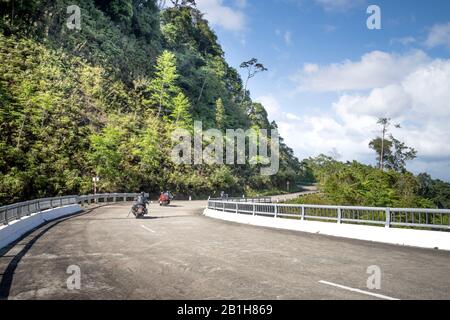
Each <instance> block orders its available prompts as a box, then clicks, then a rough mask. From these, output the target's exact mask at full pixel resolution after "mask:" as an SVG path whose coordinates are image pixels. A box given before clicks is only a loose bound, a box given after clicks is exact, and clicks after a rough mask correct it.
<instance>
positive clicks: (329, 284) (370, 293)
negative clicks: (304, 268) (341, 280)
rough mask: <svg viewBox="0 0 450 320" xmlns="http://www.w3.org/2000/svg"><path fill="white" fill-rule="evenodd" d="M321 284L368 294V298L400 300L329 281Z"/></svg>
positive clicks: (321, 281)
mask: <svg viewBox="0 0 450 320" xmlns="http://www.w3.org/2000/svg"><path fill="white" fill-rule="evenodd" d="M319 283H321V284H325V285H328V286H332V287H336V288H340V289H344V290H348V291H353V292H358V293H361V294H366V295H368V296H373V297H377V298H380V299H385V300H400V299H397V298H392V297H388V296H384V295H382V294H378V293H373V292H368V291H364V290H359V289H355V288H350V287H346V286H342V285H340V284H336V283H332V282H328V281H323V280H320V281H319Z"/></svg>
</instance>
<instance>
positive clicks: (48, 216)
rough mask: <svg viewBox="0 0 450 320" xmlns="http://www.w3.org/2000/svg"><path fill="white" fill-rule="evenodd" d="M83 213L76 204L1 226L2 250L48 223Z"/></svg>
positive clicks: (0, 244) (0, 246)
mask: <svg viewBox="0 0 450 320" xmlns="http://www.w3.org/2000/svg"><path fill="white" fill-rule="evenodd" d="M81 211H82V210H81V207H80V205H78V204H74V205H69V206H65V207H61V208H55V209H50V210H46V211H42V212H39V213H35V214H33V215H31V216H27V217H23V218H22V219H20V220H15V221H12V222H11V223H10V224H9V225H7V226H1V227H0V249H1V248H4V247H6V246H7V245H9V244H10V243H12V242H14V241H16V240H17V239H20V237H22V236H23V235H25V234H26V233H27V232H30V231H31V230H33V229H35V228H37V227H39V226H41V225H43V224H44V223H46V222H48V221H52V220H56V219H59V218H62V217H65V216H69V215H72V214H75V213H77V212H81Z"/></svg>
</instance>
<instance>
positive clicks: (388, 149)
mask: <svg viewBox="0 0 450 320" xmlns="http://www.w3.org/2000/svg"><path fill="white" fill-rule="evenodd" d="M369 146H370V148H371V149H373V150H375V152H376V153H377V154H378V155H379V157H380V158H379V161H380V162H381V161H382V164H381V165H380V167H381V168H382V169H383V170H384V169H385V168H386V169H389V170H394V171H397V172H404V171H406V161H409V160H414V159H416V158H417V151H416V150H415V149H414V148H410V147H408V146H407V145H406V144H405V143H404V142H401V141H399V140H397V139H396V138H394V136H393V135H392V134H391V135H390V136H389V139H386V138H385V139H384V140H383V139H382V138H376V139H374V140H372V141H371V142H370V144H369ZM383 149H384V150H383ZM381 156H383V160H381Z"/></svg>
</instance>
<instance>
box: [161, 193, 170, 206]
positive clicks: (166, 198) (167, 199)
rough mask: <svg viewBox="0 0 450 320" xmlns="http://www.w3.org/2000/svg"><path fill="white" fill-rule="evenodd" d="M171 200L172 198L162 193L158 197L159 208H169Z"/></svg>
mask: <svg viewBox="0 0 450 320" xmlns="http://www.w3.org/2000/svg"><path fill="white" fill-rule="evenodd" d="M172 200H173V196H172V195H171V194H170V193H167V192H166V193H162V194H161V195H160V196H159V205H160V206H169V205H170V203H171V202H172Z"/></svg>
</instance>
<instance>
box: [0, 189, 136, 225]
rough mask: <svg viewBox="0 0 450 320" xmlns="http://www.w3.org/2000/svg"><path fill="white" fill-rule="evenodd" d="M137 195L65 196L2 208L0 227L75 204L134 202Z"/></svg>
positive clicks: (0, 211)
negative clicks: (35, 214)
mask: <svg viewBox="0 0 450 320" xmlns="http://www.w3.org/2000/svg"><path fill="white" fill-rule="evenodd" d="M138 195H139V194H137V193H108V194H96V195H83V196H64V197H55V198H45V199H36V200H30V201H25V202H20V203H15V204H11V205H7V206H3V207H0V225H2V224H4V225H7V224H9V223H10V222H11V221H14V220H19V219H21V218H23V217H26V216H30V215H32V214H34V213H39V212H42V211H44V210H49V209H54V208H59V207H64V206H68V205H73V204H80V205H89V204H93V203H110V202H119V201H129V200H131V201H132V200H134V199H135V198H136V197H137V196H138Z"/></svg>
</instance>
